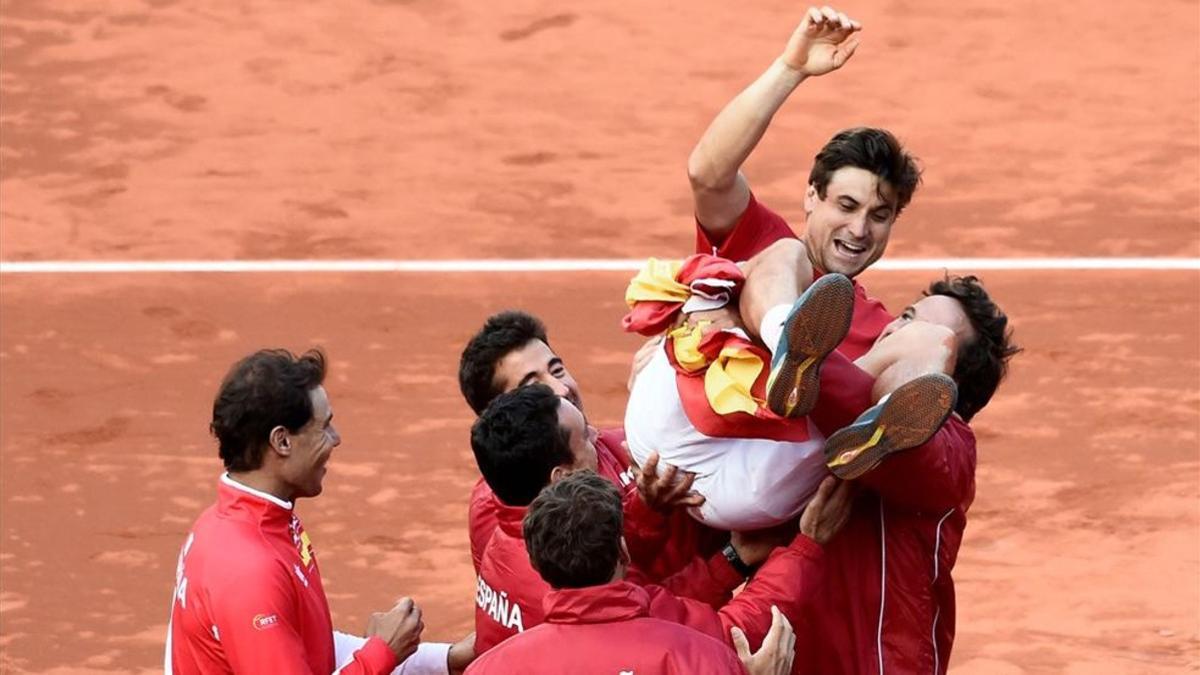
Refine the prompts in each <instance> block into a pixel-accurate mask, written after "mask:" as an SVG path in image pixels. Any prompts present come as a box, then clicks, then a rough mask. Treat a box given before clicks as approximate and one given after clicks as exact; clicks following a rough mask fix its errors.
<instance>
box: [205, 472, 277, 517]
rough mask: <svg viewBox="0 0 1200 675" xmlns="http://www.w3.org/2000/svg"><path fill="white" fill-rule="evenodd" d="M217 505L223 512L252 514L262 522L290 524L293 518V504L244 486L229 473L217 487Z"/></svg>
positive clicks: (224, 475)
mask: <svg viewBox="0 0 1200 675" xmlns="http://www.w3.org/2000/svg"><path fill="white" fill-rule="evenodd" d="M217 504H218V507H219V509H220V510H221V511H224V512H230V511H241V512H246V513H250V514H251V515H252V516H254V518H255V519H256V520H259V521H261V522H279V523H290V522H291V519H292V517H293V512H292V507H293V503H292V502H289V501H284V500H282V499H280V498H278V497H276V496H275V495H272V494H268V493H266V492H263V491H261V490H255V489H254V488H252V487H249V486H247V485H242V484H241V483H239V482H237V481H236V480H234V479H232V478H230V477H229V474H227V473H226V474H222V475H221V482H220V484H219V485H218V486H217Z"/></svg>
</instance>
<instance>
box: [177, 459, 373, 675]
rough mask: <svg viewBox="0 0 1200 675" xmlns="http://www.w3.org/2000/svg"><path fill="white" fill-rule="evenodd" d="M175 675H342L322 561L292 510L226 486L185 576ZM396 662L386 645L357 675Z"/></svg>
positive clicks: (188, 548) (185, 561)
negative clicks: (337, 672)
mask: <svg viewBox="0 0 1200 675" xmlns="http://www.w3.org/2000/svg"><path fill="white" fill-rule="evenodd" d="M168 630H169V632H168V636H167V655H166V663H165V666H166V668H165V670H166V671H167V672H168V673H174V674H176V675H205V674H212V673H235V672H237V673H279V674H281V675H292V674H293V673H294V674H307V673H321V674H322V675H324V674H327V673H332V672H333V670H334V668H335V666H336V663H335V655H334V643H333V624H332V621H331V620H330V617H329V604H328V602H327V601H326V599H325V590H324V589H323V588H322V586H321V570H320V568H319V567H318V565H317V558H316V554H315V553H314V552H313V549H312V544H311V542H310V541H309V538H308V535H307V534H306V533H305V532H304V527H303V526H302V525H301V524H300V519H299V518H298V517H296V514H295V513H293V511H292V504H291V502H285V501H282V500H280V499H277V498H275V497H273V496H271V495H268V494H265V493H262V492H259V491H257V490H253V489H251V488H248V487H246V486H244V485H241V484H239V483H237V482H235V481H233V480H232V479H230V478H229V476H227V475H226V476H222V477H221V482H220V484H219V485H218V487H217V503H216V504H215V505H213V506H211V507H209V508H208V509H207V510H205V511H204V513H203V514H201V515H200V518H199V519H197V520H196V524H195V525H193V526H192V531H191V533H190V534H189V535H188V538H187V540H186V543H185V544H184V546H183V551H182V552H181V553H180V555H179V563H178V566H177V568H176V587H175V597H174V602H173V603H172V607H171V623H170V627H169V629H168ZM396 664H397V662H396V656H395V654H393V653H392V650H391V649H390V648H389V647H388V646H387V644H386V643H384V641H383V640H381V639H379V638H378V637H372V638H370V639H368V640H367V642H366V644H364V645H363V646H362V648H360V649H359V650H358V651H357V652H355V653H354V660H353V662H352V663H350V664H348V665H347V666H346V667H345V668H343V669H342V671H341V672H342V673H345V674H347V675H366V674H367V673H389V672H391V670H392V669H393V668H394V667H395V666H396Z"/></svg>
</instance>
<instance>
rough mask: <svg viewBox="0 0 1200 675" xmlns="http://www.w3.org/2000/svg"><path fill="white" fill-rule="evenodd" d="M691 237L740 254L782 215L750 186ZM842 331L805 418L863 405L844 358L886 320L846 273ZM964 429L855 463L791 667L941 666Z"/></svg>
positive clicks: (958, 539)
mask: <svg viewBox="0 0 1200 675" xmlns="http://www.w3.org/2000/svg"><path fill="white" fill-rule="evenodd" d="M696 231H697V235H696V249H697V252H700V253H714V252H715V254H716V255H720V256H722V257H726V258H729V259H731V260H735V261H740V260H747V259H749V258H750V257H752V256H753V255H754V254H756V253H758V252H759V251H762V250H763V249H765V248H766V247H767V246H769V245H771V244H772V243H774V242H775V241H778V240H779V239H783V238H786V237H795V236H796V235H795V233H793V232H792V230H791V228H790V227H789V226H788V224H787V222H786V221H784V219H783V218H782V217H780V216H779V215H778V214H776V213H774V212H773V211H771V210H770V209H768V208H766V207H765V206H763V205H762V204H760V203H759V202H758V201H757V200H755V199H754V198H753V197H751V200H750V204H749V206H747V208H746V211H745V212H744V213H743V214H742V217H741V219H740V220H739V221H738V223H737V225H736V226H735V228H734V230H733V232H731V233H730V234H729V236H728V237H726V238H725V240H724V241H723V242H722V243H721V244H720V246H713V244H712V243H711V242H710V241H709V240H708V238H707V236H706V235H705V233H704V231H703V230H702V229H701V228H700V227H699V226H697V228H696ZM855 286H856V288H855V291H856V297H855V304H854V319H853V321H852V323H851V327H850V333H849V335H847V337H846V340H845V341H844V342H843V343H842V344H841V345H839V346H838V350H837V352H835V353H833V354H831V355H830V356H829V358H827V359H826V360H825V363H824V365H823V366H822V368H821V396H820V398H819V399H818V401H817V407H816V408H815V409H814V410H813V411H812V413H810V415H809V418H810V419H811V420H812V421H813V422H814V423H815V424H816V425H817V427H818V428H820V429H821V431H822V432H823V433H824V434H825V435H827V436H828V435H829V434H831V433H833V432H834V431H836V430H838V429H840V428H842V427H844V426H846V425H847V424H849V423H850V422H852V421H853V420H854V419H855V418H856V417H857V416H858V415H859V414H861V413H862V412H863V411H864V410H866V409H867V408H869V407H870V406H871V405H872V402H871V385H872V384H873V379H872V378H871V377H870V376H869V375H868V374H866V373H864V372H863V371H862V370H859V369H858V367H856V366H855V365H854V364H853V363H852V360H853V359H856V358H858V357H859V356H862V355H863V354H865V353H866V352H867V351H868V350H869V349H870V348H871V346H872V345H873V344H874V343H875V340H876V339H878V337H879V335H880V333H881V332H882V331H883V328H884V327H885V326H886V325H887V324H888V323H889V322H890V321H891V320H892V317H891V315H890V314H888V312H887V310H886V309H885V308H884V307H883V305H882V304H881V303H879V302H878V301H877V300H874V299H872V298H870V297H868V296H867V294H866V292H865V290H864V289H863V288H862V286H861V285H859V284H857V283H856V284H855ZM975 458H976V455H975V435H974V434H973V433H972V432H971V429H970V427H969V426H967V424H966V423H965V422H963V421H962V420H961V419H959V418H958V416H952V417H951V418H950V420H949V421H947V422H946V424H944V425H942V428H941V429H940V430H938V432H937V434H935V435H934V437H933V438H932V439H930V440H929V441H928V442H927V443H926V444H925V445H923V446H921V447H919V448H914V449H912V450H906V451H905V452H902V453H898V454H896V455H894V456H892V457H889V458H888V459H887V461H886V462H884V463H882V464H881V465H880V466H879V467H877V468H876V469H874V470H872V471H871V472H869V473H867V474H866V475H864V476H863V477H862V478H860V479H859V482H860V483H861V484H863V485H865V486H867V487H869V488H870V490H864V491H863V494H861V495H860V496H859V498H858V501H857V502H856V503H855V505H854V511H853V512H852V515H851V518H850V521H849V522H848V523H847V525H846V527H845V529H844V530H842V532H840V533H839V534H838V535H837V536H836V537H834V539H833V540H832V541H830V542H829V544H828V546H827V547H826V560H827V568H828V573H827V575H826V579H827V583H826V584H824V585H823V587H822V589H821V592H820V593H819V594H818V597H817V598H816V600H815V602H814V603H813V604H812V606H811V607H810V608H809V611H807V612H806V613H805V619H804V621H803V622H802V623H796V624H794V625H795V627H796V638H797V639H796V652H797V657H796V666H795V669H794V672H817V673H822V674H824V673H835V674H836V673H855V674H858V673H888V672H890V673H945V672H946V668H947V662H948V660H949V657H950V649H951V647H952V646H953V643H954V618H955V603H954V581H953V579H952V578H951V576H950V571H951V569H952V568H953V567H954V562H955V560H956V559H957V557H958V548H959V545H960V544H961V543H962V537H963V530H964V529H965V527H966V523H967V509H968V508H969V507H970V505H971V502H972V501H973V500H974V498H975Z"/></svg>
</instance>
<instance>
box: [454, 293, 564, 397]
mask: <svg viewBox="0 0 1200 675" xmlns="http://www.w3.org/2000/svg"><path fill="white" fill-rule="evenodd" d="M534 340H541V341H542V342H545V343H546V344H547V345H549V344H550V341H549V340H547V339H546V327H545V326H544V325H543V324H542V322H541V321H539V320H538V319H537V318H536V317H533V316H531V315H529V314H526V313H525V312H521V311H518V310H509V311H506V312H500V313H499V314H495V315H493V316H491V317H489V318H488V320H487V322H486V323H484V324H483V328H481V329H479V332H478V333H476V334H475V337H473V338H471V341H470V342H468V343H467V346H466V348H465V349H463V353H462V358H461V359H459V361H458V387H459V389H461V390H462V394H463V398H465V399H467V405H469V406H471V410H474V411H475V414H476V415H478V414H480V413H482V412H483V409H484V408H486V407H488V404H489V403H491V402H492V400H493V399H495V398H496V397H497V396H499V395H500V394H501V393H503V392H501V391H500V389H499V388H497V386H496V364H497V363H499V362H500V360H501V359H503V358H504V357H505V356H507V355H508V353H509V352H511V351H513V350H516V349H520V348H521V347H524V346H525V345H527V344H529V343H530V342H532V341H534Z"/></svg>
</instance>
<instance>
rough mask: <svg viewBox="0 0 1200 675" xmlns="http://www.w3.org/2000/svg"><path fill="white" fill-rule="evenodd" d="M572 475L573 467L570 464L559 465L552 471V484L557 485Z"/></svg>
mask: <svg viewBox="0 0 1200 675" xmlns="http://www.w3.org/2000/svg"><path fill="white" fill-rule="evenodd" d="M570 475H571V466H570V465H569V464H559V465H558V466H556V467H554V468H553V469H550V484H554V483H557V482H558V481H560V480H562V479H564V478H566V477H567V476H570Z"/></svg>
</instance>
